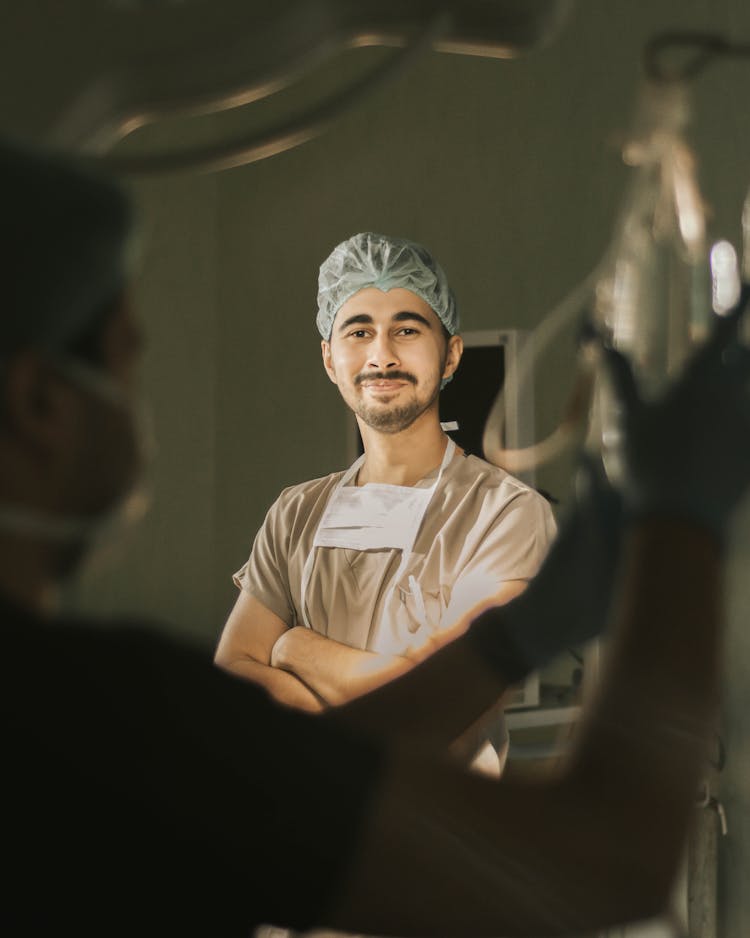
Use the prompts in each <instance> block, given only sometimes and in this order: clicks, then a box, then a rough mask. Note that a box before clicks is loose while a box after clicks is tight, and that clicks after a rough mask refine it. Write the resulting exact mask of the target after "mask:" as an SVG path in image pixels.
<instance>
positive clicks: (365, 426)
mask: <svg viewBox="0 0 750 938" xmlns="http://www.w3.org/2000/svg"><path fill="white" fill-rule="evenodd" d="M317 325H318V330H319V332H320V334H321V336H322V343H321V346H322V353H323V364H324V366H325V369H326V372H327V373H328V376H329V378H330V379H331V381H332V382H333V383H334V384H335V385H336V386H337V387H338V389H339V392H340V393H341V395H342V397H343V399H344V401H345V402H346V404H347V405H348V406H349V407H350V408H351V410H352V411H353V412H354V414H355V415H356V419H357V423H358V424H359V429H360V433H361V436H362V440H363V444H364V453H363V455H362V456H361V457H360V458H359V459H358V460H357V461H356V462H355V463H354V465H353V466H351V467H350V468H349V469H348V470H347V471H345V472H336V473H333V474H331V475H329V476H325V477H324V478H321V479H314V480H312V481H309V482H303V483H302V484H300V485H295V486H292V487H291V488H288V489H285V490H284V491H283V492H282V493H281V495H280V496H279V498H278V500H277V501H276V502H275V504H274V505H273V506H272V507H271V509H270V511H269V512H268V515H267V517H266V520H265V522H264V524H263V527H262V528H261V530H260V532H259V533H258V535H257V537H256V538H255V543H254V545H253V549H252V552H251V554H250V558H249V560H248V561H247V563H246V564H245V565H244V566H243V567H242V569H241V570H239V571H238V572H237V573H236V574H235V577H234V579H235V583H236V584H237V586H238V587H239V588H240V593H239V597H238V599H237V602H236V604H235V607H234V609H233V610H232V613H231V614H230V616H229V619H228V620H227V623H226V626H225V628H224V631H223V634H222V636H221V639H220V642H219V645H218V648H217V652H216V662H217V664H219V665H220V666H222V667H224V668H226V669H227V670H230V671H232V672H235V673H237V674H239V675H242V676H245V677H247V678H249V679H251V680H253V681H256V682H257V683H259V684H261V685H263V686H264V687H266V688H267V690H269V691H270V692H271V693H272V694H273V696H274V697H276V698H277V699H278V700H280V701H282V702H283V703H286V704H289V705H291V706H294V707H298V708H301V709H305V710H312V711H315V710H320V709H322V708H324V707H325V706H327V705H335V704H341V703H344V702H346V701H348V700H350V699H352V698H354V697H357V696H359V695H360V694H363V693H365V692H367V691H369V690H371V689H373V688H374V687H376V686H378V685H379V684H382V683H384V682H385V681H387V680H389V679H390V678H392V677H394V676H396V675H397V674H400V673H402V672H403V671H405V670H407V669H408V668H410V667H411V666H412V664H413V663H414V661H415V660H417V659H418V658H419V657H420V656H421V655H422V654H423V653H424V652H423V650H424V649H425V648H426V647H428V645H429V643H431V640H433V639H434V638H435V635H436V633H438V632H440V631H441V630H444V629H446V628H448V627H450V626H451V625H452V624H453V623H454V622H455V621H456V620H458V619H459V618H460V616H461V615H462V614H463V613H464V612H465V611H466V610H467V609H468V608H472V607H474V606H476V605H478V604H481V603H484V602H488V601H492V602H493V603H495V604H502V603H504V602H506V601H507V600H508V599H510V598H511V597H512V596H515V595H517V594H518V593H519V592H521V590H523V588H524V587H525V585H526V583H527V582H528V580H529V579H530V578H531V577H532V576H534V574H535V573H536V572H537V569H538V568H539V565H540V563H541V560H542V558H543V556H544V554H545V552H546V550H547V547H548V545H549V543H550V540H551V538H552V536H553V534H554V531H555V525H554V521H553V517H552V512H551V510H550V508H549V505H548V503H547V501H546V500H545V499H544V498H543V497H542V496H541V495H539V494H538V493H537V492H536V491H534V490H533V489H531V488H529V487H528V486H527V485H525V484H524V483H522V482H520V481H519V480H518V479H515V478H513V477H512V476H510V475H508V474H507V473H506V472H504V471H503V470H502V469H499V468H497V467H495V466H492V465H490V464H489V463H487V462H485V461H484V460H482V459H479V458H477V457H476V456H473V455H469V454H467V453H465V452H463V451H462V450H459V449H458V448H457V447H456V446H455V445H454V443H453V442H452V441H451V440H450V439H449V438H448V436H446V434H445V432H444V431H443V428H442V426H441V424H440V418H439V410H438V398H439V394H440V390H441V388H442V387H443V386H444V385H445V384H446V383H447V382H448V381H450V379H451V377H452V375H453V373H454V372H455V370H456V368H458V366H459V362H460V360H461V354H462V351H463V343H462V340H461V337H460V335H459V334H458V326H459V322H458V312H457V308H456V302H455V298H454V295H453V292H452V291H451V289H450V287H449V286H448V283H447V280H446V277H445V274H444V272H443V270H442V268H441V267H440V265H439V264H438V263H437V262H436V261H435V260H434V259H433V257H432V256H431V254H430V253H429V252H428V251H427V250H426V249H425V248H424V247H423V246H421V245H419V244H416V243H414V242H411V241H407V240H404V239H400V238H393V237H387V236H384V235H379V234H373V233H371V232H365V233H361V234H356V235H354V236H353V237H351V238H349V239H348V240H346V241H344V242H342V243H341V244H339V245H338V246H337V247H336V248H335V249H334V250H333V252H332V253H331V254H330V256H329V257H328V258H327V259H326V260H325V261H324V263H323V264H322V265H321V268H320V276H319V294H318V316H317ZM488 738H489V739H491V740H492V745H491V746H490V745H488V743H487V739H488ZM463 742H464V744H465V746H464V745H462V746H460V747H457V754H460V755H461V756H462V758H467V759H469V758H475V760H476V762H475V764H476V765H477V767H484V768H485V769H486V770H488V771H491V772H494V773H496V772H498V771H499V769H500V768H501V766H502V762H503V759H504V756H505V751H506V748H507V743H506V739H505V731H504V727H503V723H502V719H501V718H500V713H499V708H498V711H497V712H496V713H495V714H494V718H493V720H491V721H489V723H485V724H484V726H483V727H482V731H481V732H479V730H478V729H477V732H476V733H469V734H467V736H466V737H465V739H464V741H463Z"/></svg>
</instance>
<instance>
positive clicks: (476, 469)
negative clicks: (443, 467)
mask: <svg viewBox="0 0 750 938" xmlns="http://www.w3.org/2000/svg"><path fill="white" fill-rule="evenodd" d="M450 468H451V470H452V472H451V475H452V477H453V478H454V479H455V481H456V483H457V484H459V485H462V484H463V485H466V486H467V487H473V486H477V487H481V488H482V489H485V490H487V491H488V492H493V493H496V494H498V495H501V496H502V497H504V498H507V499H512V498H519V497H520V498H522V499H524V500H528V501H530V502H539V503H543V504H544V505H546V506H547V507H548V508H549V501H548V500H547V499H546V498H545V497H544V495H542V494H541V492H538V491H537V490H536V489H535V488H534V487H533V486H531V485H529V484H528V483H527V482H524V481H523V480H522V479H518V478H516V476H513V475H511V474H510V473H509V472H506V471H505V469H501V468H500V467H499V466H495V465H493V464H492V463H489V462H487V461H486V460H485V459H480V457H479V456H472V455H468V456H462V455H459V456H457V457H456V458H455V459H454V460H453V463H452V464H451V467H450Z"/></svg>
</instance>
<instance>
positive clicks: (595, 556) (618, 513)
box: [467, 459, 622, 684]
mask: <svg viewBox="0 0 750 938" xmlns="http://www.w3.org/2000/svg"><path fill="white" fill-rule="evenodd" d="M576 483H577V485H576V488H577V495H576V500H575V503H574V505H573V508H572V510H571V511H570V512H569V514H568V517H567V518H566V519H564V520H563V521H562V522H561V525H560V531H559V533H558V535H557V537H556V538H555V541H554V543H553V544H552V546H551V548H550V550H549V553H548V554H547V557H546V558H545V560H544V563H543V564H542V567H541V569H540V570H539V573H538V574H537V575H536V576H535V577H534V579H533V580H532V581H531V582H530V583H529V585H528V587H527V588H526V589H525V590H524V592H523V593H521V594H520V596H518V597H517V598H516V599H514V600H512V601H511V602H509V603H508V604H507V605H505V606H496V607H493V608H491V609H488V610H486V611H485V612H483V613H482V614H481V615H479V616H478V617H477V618H476V619H475V620H474V622H473V623H472V624H471V626H470V627H469V629H468V631H467V638H468V641H469V642H471V643H472V645H473V647H474V648H475V649H476V650H477V652H478V653H479V654H480V655H481V656H482V657H483V658H484V659H485V660H486V661H488V662H490V663H492V664H493V665H494V666H495V667H496V668H497V670H498V671H499V672H500V674H502V676H503V678H505V680H507V682H508V683H511V684H514V683H516V682H518V681H521V680H523V679H524V678H525V677H527V676H528V675H529V674H530V673H532V672H533V671H536V670H537V669H538V668H540V667H542V666H543V665H544V664H546V663H547V662H548V661H550V660H552V659H553V658H554V657H556V656H557V655H559V654H560V653H561V652H563V651H564V650H565V649H566V648H570V647H573V646H576V645H580V644H582V643H583V642H585V641H588V640H589V639H591V638H593V637H595V636H596V635H598V634H599V633H600V632H601V631H602V629H603V628H604V626H605V624H606V622H607V617H608V615H607V614H608V609H609V603H610V598H611V595H612V590H613V584H614V580H615V575H616V571H617V566H618V559H619V554H620V541H621V523H622V500H621V498H620V496H619V495H618V494H617V492H615V490H614V489H613V488H612V487H611V486H610V485H609V483H608V482H607V480H606V479H605V477H604V473H603V471H602V469H601V467H600V466H595V465H594V464H593V462H591V461H590V460H589V459H586V460H584V461H583V462H582V464H581V467H580V469H579V471H578V477H577V480H576Z"/></svg>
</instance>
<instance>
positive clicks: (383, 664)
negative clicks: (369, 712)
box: [271, 627, 413, 706]
mask: <svg viewBox="0 0 750 938" xmlns="http://www.w3.org/2000/svg"><path fill="white" fill-rule="evenodd" d="M271 663H272V664H273V665H274V667H275V668H278V669H283V670H284V671H285V672H288V673H290V674H292V675H294V676H296V677H297V678H299V679H300V680H301V681H302V682H304V684H306V685H307V686H309V687H311V688H312V689H313V690H314V691H315V693H317V694H318V695H320V697H322V698H323V699H324V700H325V701H326V702H327V703H329V704H331V705H332V706H335V705H339V704H344V703H346V702H347V701H349V700H352V699H354V698H355V697H359V696H361V695H362V694H365V693H368V692H369V691H371V690H373V689H374V688H376V687H379V686H380V685H381V684H383V683H384V682H386V681H390V680H392V679H393V678H395V677H397V676H399V675H401V674H404V673H405V672H406V671H409V670H411V668H412V667H413V665H412V663H411V662H410V661H408V660H407V659H406V658H402V657H400V656H398V655H380V654H375V653H373V652H369V651H363V650H361V649H359V648H352V647H350V646H349V645H344V644H343V643H341V642H337V641H335V640H334V639H330V638H326V637H325V636H324V635H319V634H318V633H317V632H313V631H311V630H310V629H306V628H303V627H297V628H293V629H290V630H289V631H288V632H285V633H284V634H283V635H282V636H281V637H280V638H279V640H278V641H277V643H276V644H275V645H274V648H273V651H272V653H271Z"/></svg>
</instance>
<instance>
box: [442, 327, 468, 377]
mask: <svg viewBox="0 0 750 938" xmlns="http://www.w3.org/2000/svg"><path fill="white" fill-rule="evenodd" d="M463 353H464V340H463V339H462V338H461V336H460V335H452V336H451V337H450V339H448V349H447V351H446V354H445V367H444V368H443V375H442V376H443V378H449V377H450V376H451V375H452V374H453V372H454V371H455V370H456V368H458V363H459V362H460V361H461V356H462V355H463Z"/></svg>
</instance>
